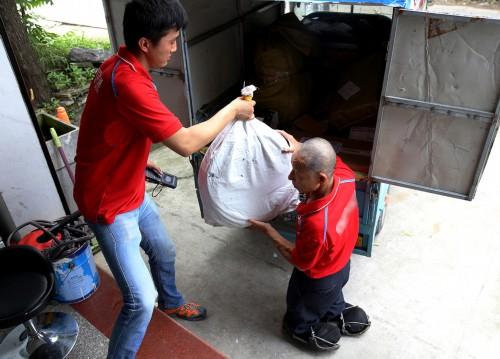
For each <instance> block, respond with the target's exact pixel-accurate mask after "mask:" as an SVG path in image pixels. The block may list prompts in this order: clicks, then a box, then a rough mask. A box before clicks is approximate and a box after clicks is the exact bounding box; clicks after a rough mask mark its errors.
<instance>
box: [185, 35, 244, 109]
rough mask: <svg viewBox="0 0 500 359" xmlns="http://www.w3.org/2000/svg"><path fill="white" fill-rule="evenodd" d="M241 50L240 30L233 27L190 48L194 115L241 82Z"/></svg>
mask: <svg viewBox="0 0 500 359" xmlns="http://www.w3.org/2000/svg"><path fill="white" fill-rule="evenodd" d="M241 46H242V42H241V30H240V27H239V25H235V26H232V27H230V28H228V29H226V30H224V31H222V32H219V33H217V34H214V35H213V36H211V37H209V38H207V39H205V40H204V41H202V42H199V43H197V44H195V45H193V46H190V47H189V69H190V70H191V71H190V74H191V81H192V82H191V83H192V84H193V86H194V88H193V91H192V94H191V95H192V101H193V111H194V113H196V111H197V110H198V109H199V108H200V107H201V106H203V105H204V104H206V103H208V102H210V101H212V100H213V99H215V98H216V97H217V96H219V95H220V94H221V93H223V92H224V91H225V90H227V89H228V88H229V87H230V86H232V85H234V84H236V83H237V82H238V81H239V80H240V79H241V75H242V71H243V64H244V61H243V56H242V51H243V49H242V48H241Z"/></svg>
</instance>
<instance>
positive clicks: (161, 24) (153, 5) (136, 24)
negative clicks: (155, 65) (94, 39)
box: [123, 0, 187, 52]
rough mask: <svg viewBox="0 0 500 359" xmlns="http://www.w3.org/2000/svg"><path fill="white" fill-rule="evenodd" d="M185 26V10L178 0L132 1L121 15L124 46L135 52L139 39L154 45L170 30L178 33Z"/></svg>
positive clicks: (137, 48)
mask: <svg viewBox="0 0 500 359" xmlns="http://www.w3.org/2000/svg"><path fill="white" fill-rule="evenodd" d="M186 25H187V14H186V10H184V7H183V6H182V5H181V4H180V3H179V1H178V0H132V1H131V2H129V3H127V5H126V6H125V14H124V15H123V36H124V38H125V45H126V46H127V48H128V49H129V50H130V51H132V52H134V51H137V50H139V45H138V41H139V39H140V38H141V37H145V38H146V39H149V40H151V41H152V42H153V44H154V45H156V44H157V43H158V42H159V41H160V39H161V38H162V37H163V36H165V35H166V34H167V33H168V32H169V31H170V30H175V31H178V30H181V29H184V28H185V27H186Z"/></svg>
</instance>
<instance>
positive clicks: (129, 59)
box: [116, 45, 153, 81]
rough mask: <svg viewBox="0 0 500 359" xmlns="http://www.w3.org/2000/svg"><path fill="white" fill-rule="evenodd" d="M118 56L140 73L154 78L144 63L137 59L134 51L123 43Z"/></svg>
mask: <svg viewBox="0 0 500 359" xmlns="http://www.w3.org/2000/svg"><path fill="white" fill-rule="evenodd" d="M116 56H117V57H118V58H119V59H120V60H122V61H123V62H125V63H126V64H128V65H129V66H130V68H131V69H132V70H133V71H135V72H138V73H140V74H142V75H144V76H146V77H147V78H148V79H150V80H151V81H152V80H153V79H152V77H151V75H150V74H149V72H148V71H146V69H145V68H144V66H142V64H141V63H140V62H139V60H138V59H137V57H135V55H134V54H133V53H131V52H130V51H129V50H128V49H127V47H126V46H123V45H122V46H120V48H119V49H118V53H117V54H116Z"/></svg>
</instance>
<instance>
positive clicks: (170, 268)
mask: <svg viewBox="0 0 500 359" xmlns="http://www.w3.org/2000/svg"><path fill="white" fill-rule="evenodd" d="M89 225H90V227H91V228H92V230H93V231H94V233H95V235H96V238H97V241H98V242H99V246H100V247H101V250H102V253H103V255H104V258H105V259H106V262H107V263H108V266H109V268H110V269H111V272H112V273H113V276H114V277H115V280H116V282H117V283H118V286H119V287H120V290H121V292H122V295H123V307H122V310H121V312H120V315H119V316H118V319H117V321H116V323H115V326H114V328H113V333H112V335H111V338H110V342H109V349H108V359H125V358H127V359H128V358H135V355H136V353H137V351H138V350H139V347H140V345H141V343H142V340H143V338H144V335H145V333H146V329H147V327H148V324H149V322H150V320H151V316H152V314H153V309H154V305H155V301H156V296H157V291H158V307H159V308H160V309H168V308H176V307H178V306H180V305H182V304H184V303H185V302H184V298H183V297H182V295H181V294H180V293H179V291H178V290H177V287H176V285H175V246H174V243H173V242H172V240H171V239H170V237H169V235H168V234H167V230H166V228H165V226H164V225H163V223H162V221H161V219H160V215H159V213H158V208H157V207H156V205H155V204H154V202H153V200H152V199H151V197H150V196H149V195H148V194H145V196H144V201H143V203H142V204H141V206H140V207H139V208H137V209H135V210H133V211H130V212H126V213H122V214H120V215H118V216H116V218H115V221H114V222H113V223H112V224H109V225H102V224H95V223H89ZM139 247H140V248H142V249H143V250H144V251H145V252H146V254H147V256H148V257H149V265H150V268H151V274H150V272H149V270H148V267H147V266H146V263H144V260H143V259H142V256H141V251H140V248H139ZM155 288H156V290H155Z"/></svg>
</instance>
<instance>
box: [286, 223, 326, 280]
mask: <svg viewBox="0 0 500 359" xmlns="http://www.w3.org/2000/svg"><path fill="white" fill-rule="evenodd" d="M322 251H323V233H322V230H319V229H318V228H317V226H316V225H315V224H314V223H310V222H309V221H307V220H306V221H304V223H303V225H302V228H301V230H300V234H299V235H298V236H297V239H296V242H295V248H294V249H293V250H292V253H291V260H292V264H293V265H295V266H296V267H297V268H298V269H299V270H301V271H306V270H309V269H311V268H314V266H315V265H316V264H317V262H318V260H319V259H320V258H321V253H322Z"/></svg>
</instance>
